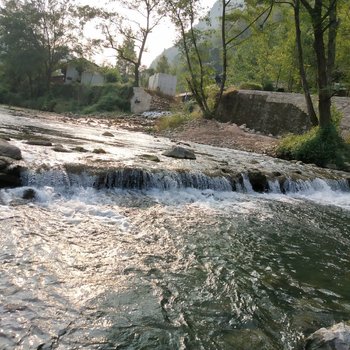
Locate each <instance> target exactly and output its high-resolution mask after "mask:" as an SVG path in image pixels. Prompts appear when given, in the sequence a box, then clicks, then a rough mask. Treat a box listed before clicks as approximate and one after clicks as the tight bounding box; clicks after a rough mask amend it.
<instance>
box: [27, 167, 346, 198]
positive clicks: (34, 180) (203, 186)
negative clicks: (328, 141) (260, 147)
mask: <svg viewBox="0 0 350 350" xmlns="http://www.w3.org/2000/svg"><path fill="white" fill-rule="evenodd" d="M22 184H23V185H24V186H34V187H44V186H50V187H54V188H60V189H62V190H64V189H68V188H71V187H83V188H90V187H92V188H96V189H104V188H120V189H136V190H149V189H153V188H156V189H160V190H172V189H181V188H194V189H199V190H207V189H210V190H215V191H237V192H240V193H255V191H254V189H253V186H252V184H251V182H250V180H249V175H248V174H245V173H242V174H240V176H239V178H238V179H237V178H236V179H230V178H226V177H224V176H213V177H211V176H208V175H205V174H203V173H201V172H185V171H167V170H158V171H149V170H146V169H138V168H135V169H133V168H122V169H115V170H107V171H99V170H97V171H96V170H95V171H94V170H92V171H90V173H89V172H88V171H83V172H76V171H72V172H70V171H67V170H66V169H65V168H64V167H58V168H55V169H40V170H37V171H31V170H27V171H25V172H23V174H22ZM267 184H268V190H267V192H268V193H278V194H281V193H285V194H288V193H305V194H307V193H314V192H338V191H341V192H350V188H349V183H348V181H347V180H346V179H339V180H332V179H319V178H317V179H313V180H292V179H291V178H287V179H286V180H284V182H282V183H281V182H280V181H279V180H278V179H270V180H268V181H267Z"/></svg>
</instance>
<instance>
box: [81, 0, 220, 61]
mask: <svg viewBox="0 0 350 350" xmlns="http://www.w3.org/2000/svg"><path fill="white" fill-rule="evenodd" d="M215 1H216V0H202V1H201V4H202V5H203V7H205V8H207V10H208V11H209V10H210V8H211V7H212V6H213V4H214V3H215ZM77 2H79V3H80V4H82V5H90V6H95V5H96V1H95V0H78V1H77ZM115 3H116V4H117V3H118V2H117V1H116V2H115ZM116 6H118V5H116ZM87 31H88V35H89V36H91V37H93V36H94V35H96V29H95V28H94V26H91V27H90V28H88V30H87ZM176 37H177V34H176V31H175V28H174V26H173V25H172V23H171V22H170V21H169V20H168V19H164V20H163V21H162V22H161V24H160V25H159V26H157V27H156V28H155V29H154V31H153V32H152V33H151V34H150V36H149V38H148V41H147V45H146V46H147V51H146V52H145V53H144V55H143V60H142V64H143V65H146V66H149V65H150V64H151V63H152V61H153V60H154V59H155V58H156V57H157V56H158V55H160V54H161V53H162V52H163V51H164V50H165V49H167V48H169V47H171V46H173V45H174V42H175V39H176ZM94 60H95V61H96V63H98V64H103V63H110V64H114V63H115V51H113V50H104V52H103V53H101V54H99V55H97V56H95V57H94Z"/></svg>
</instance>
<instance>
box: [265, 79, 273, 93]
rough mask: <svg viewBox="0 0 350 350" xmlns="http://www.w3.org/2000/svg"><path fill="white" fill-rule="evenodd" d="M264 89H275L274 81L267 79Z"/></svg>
mask: <svg viewBox="0 0 350 350" xmlns="http://www.w3.org/2000/svg"><path fill="white" fill-rule="evenodd" d="M263 90H264V91H275V87H274V86H273V83H272V81H265V82H264V84H263Z"/></svg>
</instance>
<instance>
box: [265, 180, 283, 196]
mask: <svg viewBox="0 0 350 350" xmlns="http://www.w3.org/2000/svg"><path fill="white" fill-rule="evenodd" d="M267 184H268V186H269V192H272V193H281V185H280V182H279V181H278V180H277V179H275V180H268V181H267Z"/></svg>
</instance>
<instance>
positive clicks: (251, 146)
mask: <svg viewBox="0 0 350 350" xmlns="http://www.w3.org/2000/svg"><path fill="white" fill-rule="evenodd" d="M151 125H152V124H151V122H150V120H148V119H147V118H145V119H144V120H141V119H140V117H126V116H125V117H123V118H118V119H102V118H100V119H97V118H96V119H92V118H80V117H75V116H59V115H54V114H45V113H40V114H38V113H37V114H34V113H33V112H31V111H19V110H10V111H8V110H6V109H3V110H2V111H1V115H0V135H2V136H3V137H5V138H7V139H8V140H10V141H9V142H8V141H3V143H2V145H3V150H4V149H6V147H9V146H10V145H11V147H17V148H18V149H19V150H18V152H22V157H23V160H19V158H18V157H17V158H15V159H13V162H9V161H8V158H6V159H5V158H2V162H3V163H4V165H3V168H6V169H7V170H6V171H7V173H8V176H13V175H16V174H17V175H18V174H19V172H18V169H20V168H21V169H22V173H23V171H24V170H26V171H27V173H28V172H29V173H46V172H47V170H50V171H56V172H64V173H67V174H74V175H77V174H82V173H86V174H89V175H93V176H96V180H95V181H96V183H98V184H99V186H101V184H102V183H108V181H109V182H110V176H111V175H110V174H111V173H122V172H124V171H128V175H125V174H124V175H123V176H124V177H125V176H127V177H130V176H134V177H135V178H134V180H132V181H131V183H132V184H134V185H133V186H135V187H142V186H144V183H145V180H144V179H143V180H140V177H142V178H144V177H145V176H146V177H148V178H150V177H152V176H153V175H154V174H156V175H157V178H158V179H159V178H161V177H162V178H166V176H167V175H166V174H172V175H169V176H170V177H173V180H174V178H176V180H174V181H175V182H176V183H177V186H188V180H184V179H183V176H182V178H181V179H179V176H180V175H181V174H184V173H189V174H192V175H191V176H194V175H193V174H201V175H200V176H202V175H203V176H206V177H208V178H214V179H225V180H227V181H228V183H229V184H230V186H231V188H232V190H237V189H239V188H241V187H242V186H244V185H245V183H244V182H245V180H248V181H249V182H250V184H251V186H252V189H253V190H254V191H257V192H268V191H272V190H276V188H279V189H280V191H282V192H283V191H286V190H288V189H289V188H290V187H291V186H292V187H293V186H294V187H295V188H298V186H299V187H300V186H303V184H304V183H305V182H306V181H313V180H315V179H323V180H325V181H328V182H329V184H330V186H332V184H333V185H334V183H332V181H338V182H339V181H340V183H342V184H343V185H344V186H348V182H349V174H348V173H346V172H340V171H334V170H329V169H322V168H319V167H316V166H314V165H307V164H303V163H302V162H287V161H283V160H279V159H274V158H272V157H269V156H266V155H265V153H272V152H273V147H274V145H275V144H276V142H277V141H276V139H275V138H272V137H267V136H263V135H256V134H252V133H248V132H246V131H244V130H242V129H241V128H238V127H237V126H235V125H228V124H221V125H219V123H217V122H214V121H197V124H195V125H187V126H184V127H183V128H182V130H177V131H176V132H172V133H170V134H169V135H168V136H171V138H165V137H161V136H158V135H156V134H146V133H144V132H140V131H136V130H142V131H147V130H148V128H150V126H151ZM135 129H136V130H135ZM163 134H164V133H163ZM165 134H166V133H165ZM220 135H222V136H221V137H220ZM193 141H197V142H193ZM5 142H8V143H6V144H5ZM198 142H201V143H198ZM210 144H213V145H215V146H216V147H214V146H211V145H210ZM218 146H220V147H218ZM174 147H177V148H178V151H179V149H180V153H181V154H182V155H178V156H175V157H174V156H171V157H169V153H171V152H172V149H173V148H174ZM234 148H237V149H240V148H243V149H246V150H249V151H259V152H260V154H259V153H256V152H242V151H239V150H237V149H234ZM188 152H191V156H188V154H189V153H188ZM184 154H187V156H184ZM2 156H4V157H6V154H2ZM6 162H7V163H6ZM13 169H17V170H16V171H17V173H16V172H15V173H11V171H12V172H13ZM132 170H133V171H132ZM180 177H181V176H180ZM22 178H23V177H22ZM13 181H14V183H13V184H14V185H18V183H16V181H15V179H13ZM113 181H114V182H115V181H116V180H113ZM113 181H112V182H113ZM150 181H151V180H150ZM150 181H148V183H152V185H154V181H156V180H154V181H153V180H152V181H153V182H152V181H151V182H150ZM146 182H147V181H146ZM197 182H198V181H197ZM123 183H125V181H124V182H123ZM4 185H5V186H6V183H4ZM4 185H3V186H4ZM125 186H126V185H125ZM130 186H131V185H130ZM196 186H199V187H200V186H204V185H198V184H197V185H196ZM206 186H210V185H209V184H208V185H206Z"/></svg>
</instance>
